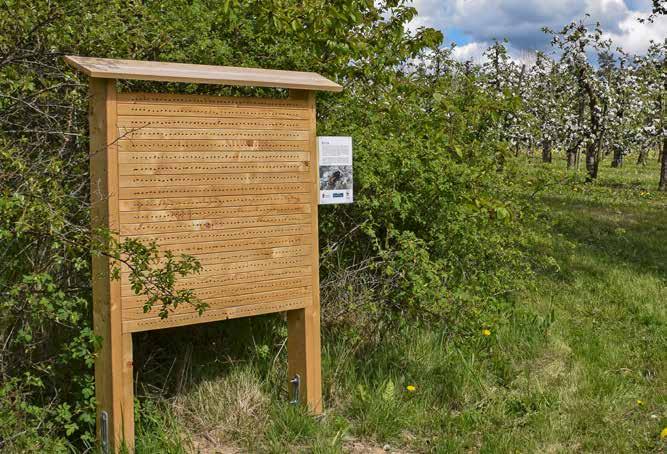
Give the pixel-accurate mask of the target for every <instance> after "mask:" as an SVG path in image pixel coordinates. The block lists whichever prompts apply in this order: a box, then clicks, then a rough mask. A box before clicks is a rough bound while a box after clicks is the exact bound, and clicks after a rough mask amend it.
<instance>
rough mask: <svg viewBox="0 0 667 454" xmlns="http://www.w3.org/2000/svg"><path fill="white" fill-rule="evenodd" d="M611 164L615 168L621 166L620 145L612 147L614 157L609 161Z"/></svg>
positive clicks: (621, 152)
mask: <svg viewBox="0 0 667 454" xmlns="http://www.w3.org/2000/svg"><path fill="white" fill-rule="evenodd" d="M611 166H612V167H615V168H618V167H623V149H622V148H621V147H614V159H613V160H612V161H611Z"/></svg>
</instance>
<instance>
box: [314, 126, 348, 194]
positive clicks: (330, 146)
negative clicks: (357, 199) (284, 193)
mask: <svg viewBox="0 0 667 454" xmlns="http://www.w3.org/2000/svg"><path fill="white" fill-rule="evenodd" d="M317 147H318V152H319V169H320V171H319V176H320V204H322V205H328V204H335V203H352V202H353V192H352V183H353V178H352V177H353V174H352V137H318V138H317Z"/></svg>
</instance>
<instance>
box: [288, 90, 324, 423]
mask: <svg viewBox="0 0 667 454" xmlns="http://www.w3.org/2000/svg"><path fill="white" fill-rule="evenodd" d="M290 98H291V99H302V100H307V102H308V106H309V108H310V126H309V131H310V138H309V145H308V148H309V151H310V156H311V160H310V165H311V169H310V171H311V175H312V180H313V183H312V187H311V194H312V200H313V207H312V211H311V225H312V230H313V232H315V234H314V235H313V246H312V247H313V252H312V264H311V266H312V287H313V301H312V304H311V305H310V306H308V307H306V308H303V309H297V310H293V311H288V312H287V362H288V364H287V370H288V375H289V379H290V380H291V379H292V378H293V377H294V376H295V375H298V376H299V379H300V389H299V398H300V400H301V402H302V403H303V404H305V405H307V406H308V409H309V410H310V411H311V412H313V413H321V412H322V365H321V358H320V356H321V352H320V350H321V347H320V342H321V341H320V275H319V269H320V263H319V261H320V260H319V246H318V237H317V232H318V219H317V201H318V200H319V174H318V158H317V130H316V109H315V92H314V91H309V90H290ZM290 393H292V387H291V386H290Z"/></svg>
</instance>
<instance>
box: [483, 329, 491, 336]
mask: <svg viewBox="0 0 667 454" xmlns="http://www.w3.org/2000/svg"><path fill="white" fill-rule="evenodd" d="M490 335H491V330H490V329H483V330H482V336H490Z"/></svg>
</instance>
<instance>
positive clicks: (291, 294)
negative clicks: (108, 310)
mask: <svg viewBox="0 0 667 454" xmlns="http://www.w3.org/2000/svg"><path fill="white" fill-rule="evenodd" d="M312 291H313V290H312V289H311V288H310V287H309V286H306V287H295V288H290V289H282V290H274V291H270V292H252V293H247V294H245V295H237V296H231V297H230V296H225V297H220V298H208V299H205V300H203V301H204V302H206V303H207V304H208V305H209V307H208V308H207V310H209V311H210V310H216V309H222V308H226V307H233V306H246V305H252V304H259V303H275V302H278V301H284V300H290V299H294V298H302V297H305V296H309V295H308V294H309V293H310V292H312ZM125 303H126V301H125V300H123V320H136V319H141V318H148V317H155V316H157V307H159V306H160V305H161V303H160V302H158V303H157V304H156V305H155V306H154V307H153V308H152V309H151V311H149V312H147V313H145V312H144V309H143V304H142V303H137V304H134V303H132V304H130V303H129V302H128V304H127V305H126V304H125ZM193 312H195V307H194V306H193V305H191V304H182V305H180V306H178V307H177V308H176V309H173V310H171V311H170V314H169V315H170V316H171V315H176V314H187V313H193Z"/></svg>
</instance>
